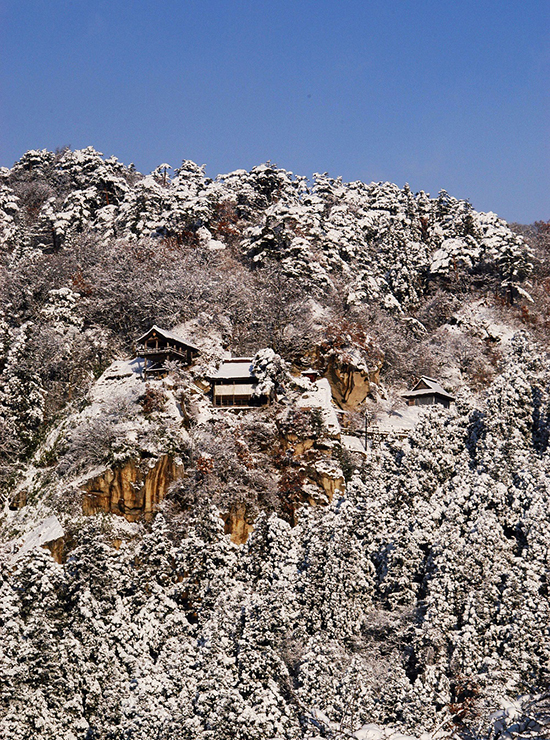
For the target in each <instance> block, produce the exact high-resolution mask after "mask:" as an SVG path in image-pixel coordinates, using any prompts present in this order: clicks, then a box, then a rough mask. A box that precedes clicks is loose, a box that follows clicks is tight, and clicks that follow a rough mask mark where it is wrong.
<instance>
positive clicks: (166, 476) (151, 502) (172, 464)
mask: <svg viewBox="0 0 550 740" xmlns="http://www.w3.org/2000/svg"><path fill="white" fill-rule="evenodd" d="M151 462H152V461H150V460H147V459H146V460H137V461H136V460H129V461H128V462H127V463H126V464H125V465H123V466H121V467H119V468H115V469H112V470H106V471H105V472H104V473H101V475H98V476H96V477H95V478H93V479H92V480H90V481H88V482H87V483H86V484H85V486H84V499H83V502H82V510H83V512H84V514H86V515H91V514H97V513H98V512H100V511H104V512H106V513H108V512H111V513H113V514H121V515H122V516H124V517H125V518H126V519H127V520H128V521H130V522H135V521H137V520H138V519H140V518H141V517H142V516H144V517H145V519H151V518H152V517H153V515H154V513H155V511H156V509H157V507H158V504H159V503H160V502H161V501H162V500H163V499H164V497H165V496H166V493H167V491H168V488H169V486H170V485H171V484H172V483H173V482H174V481H176V480H178V479H179V478H181V477H182V476H183V473H184V469H183V466H182V465H181V464H180V463H178V462H176V460H175V459H174V457H173V456H172V455H163V456H162V457H160V458H159V459H158V460H157V461H156V462H155V463H154V464H151Z"/></svg>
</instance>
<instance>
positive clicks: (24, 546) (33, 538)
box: [8, 515, 65, 560]
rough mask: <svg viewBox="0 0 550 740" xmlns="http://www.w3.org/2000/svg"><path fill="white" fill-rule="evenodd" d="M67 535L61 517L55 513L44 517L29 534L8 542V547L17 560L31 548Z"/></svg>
mask: <svg viewBox="0 0 550 740" xmlns="http://www.w3.org/2000/svg"><path fill="white" fill-rule="evenodd" d="M64 535H65V531H64V529H63V527H62V526H61V523H60V521H59V519H58V518H57V517H56V516H55V515H53V516H49V517H48V518H47V519H44V520H43V521H42V522H40V524H39V525H38V526H37V527H35V528H34V529H32V530H31V531H30V532H28V533H27V534H25V535H23V536H22V537H19V538H18V539H16V540H12V541H11V542H10V543H8V549H9V550H11V551H12V552H13V559H14V560H17V559H18V558H20V557H22V556H23V555H24V554H25V553H27V552H29V550H33V549H34V548H35V547H42V545H45V544H47V543H48V542H53V541H54V540H58V539H59V538H60V537H63V536H64Z"/></svg>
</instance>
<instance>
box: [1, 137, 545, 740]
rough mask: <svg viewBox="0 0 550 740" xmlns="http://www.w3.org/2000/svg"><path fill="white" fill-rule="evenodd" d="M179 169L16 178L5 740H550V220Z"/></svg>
mask: <svg viewBox="0 0 550 740" xmlns="http://www.w3.org/2000/svg"><path fill="white" fill-rule="evenodd" d="M170 171H171V168H170V167H169V166H168V165H161V166H160V167H159V168H157V169H156V170H155V171H154V172H153V173H151V175H148V176H146V177H144V176H142V175H140V174H139V173H137V172H136V171H135V169H134V168H133V167H131V166H130V167H126V166H124V165H122V164H121V163H120V162H118V161H117V160H116V158H114V157H111V158H109V159H103V158H102V156H101V155H100V154H99V153H98V152H96V151H95V150H94V149H92V148H88V149H85V150H82V151H76V152H73V151H70V150H63V151H61V152H57V153H52V152H46V151H31V152H28V153H27V154H25V155H24V157H22V159H21V160H20V161H19V162H17V163H16V164H15V165H14V167H13V168H11V169H3V170H2V171H1V172H0V180H1V189H0V239H1V241H0V256H1V264H0V286H1V289H0V496H1V499H0V503H1V506H2V509H1V513H0V565H1V571H0V605H1V606H0V631H1V635H2V639H1V640H0V737H5V738H7V739H9V740H12V738H13V740H23V739H24V738H25V739H26V738H33V739H34V738H37V739H39V740H50V739H53V738H67V740H69V739H70V740H74V739H78V740H80V739H82V740H94V739H96V738H97V739H102V740H103V739H104V738H105V740H107V738H109V739H114V738H120V740H122V738H125V739H127V738H136V740H137V739H141V738H152V737H154V738H159V739H161V738H162V739H163V740H164V739H165V738H166V740H168V738H170V739H172V738H185V739H186V740H187V739H188V738H189V739H196V740H203V739H205V738H211V739H212V740H214V739H216V740H218V739H220V740H224V739H225V738H227V739H229V738H243V740H244V739H248V738H250V739H252V738H254V739H256V738H257V739H258V740H260V739H261V740H264V739H269V738H273V739H274V738H289V739H292V740H294V739H296V740H298V739H302V738H303V739H304V740H306V739H307V740H314V739H317V738H323V737H324V738H345V737H351V738H353V737H355V738H356V739H357V740H360V739H361V738H363V740H364V739H368V740H381V739H382V738H392V739H393V740H404V738H423V740H427V738H428V737H431V738H434V739H435V738H438V737H441V738H443V737H453V736H454V737H462V738H464V737H471V738H496V737H527V736H529V737H531V738H536V737H545V736H546V735H547V733H548V728H549V726H550V708H549V701H548V681H549V673H548V671H549V667H550V652H549V651H550V647H549V646H550V641H549V634H548V629H549V627H548V625H549V609H550V596H549V591H548V582H549V578H550V575H549V565H550V563H549V547H550V514H549V511H550V506H549V503H550V488H549V484H548V480H549V472H550V458H549V451H548V443H549V439H550V362H549V357H548V339H547V331H548V308H549V293H548V281H549V279H550V277H549V273H548V268H547V256H548V244H547V233H548V229H547V224H538V225H537V226H536V227H533V228H531V229H523V233H524V236H525V239H527V241H526V240H525V239H524V237H523V236H520V235H519V233H518V232H519V231H520V229H519V228H516V229H515V230H512V229H511V228H510V227H509V226H508V225H507V224H505V223H504V222H503V221H502V220H500V219H498V218H497V217H496V216H495V215H494V214H483V213H477V212H476V211H475V210H474V209H473V208H472V206H471V205H470V204H469V203H467V202H465V201H459V200H456V199H454V198H452V197H451V196H449V195H448V194H447V193H444V192H442V193H440V194H439V195H438V196H437V197H436V198H433V199H432V198H430V197H429V196H428V195H427V194H425V193H418V194H413V193H412V192H411V191H410V189H409V188H408V187H407V186H405V187H404V188H399V187H397V186H396V185H392V184H390V183H371V184H370V185H367V184H364V183H359V182H358V183H343V182H341V181H340V180H334V179H332V178H330V177H328V175H326V174H325V175H316V176H315V177H314V180H313V182H312V183H309V182H307V180H306V179H305V178H300V177H295V176H294V175H292V173H289V172H286V171H284V170H280V169H278V168H277V167H276V166H274V165H271V164H266V165H262V166H259V167H256V168H254V169H253V170H252V171H251V172H245V171H243V170H239V171H237V172H234V173H230V174H228V175H224V176H220V177H218V178H216V179H215V180H210V179H208V178H206V177H205V176H204V174H203V172H202V170H201V168H199V167H197V166H196V165H195V164H193V163H192V162H189V161H184V162H183V164H182V166H181V167H180V168H179V169H178V170H176V171H175V172H174V175H173V177H171V176H170ZM527 242H529V243H527ZM154 324H156V325H157V326H161V327H164V328H165V329H169V330H171V331H170V332H168V334H167V336H169V337H173V338H174V337H175V338H177V337H182V338H183V339H184V340H186V341H188V342H190V343H192V345H193V346H194V347H197V348H198V350H199V355H198V357H196V358H194V359H193V362H192V363H191V364H190V365H189V366H182V365H178V364H177V363H174V362H168V364H167V367H166V372H165V373H163V374H161V377H156V378H155V377H154V378H151V377H149V378H147V379H146V378H144V376H143V362H142V361H137V360H136V359H135V357H136V351H135V348H134V342H135V341H136V340H137V339H138V337H140V336H141V335H143V333H144V332H145V331H146V330H147V329H149V328H150V327H151V326H153V325H154ZM231 356H233V357H247V358H250V362H249V364H250V368H251V370H250V373H251V376H250V377H253V378H254V383H256V385H255V386H254V387H252V386H251V388H252V391H251V392H253V393H255V394H256V396H255V398H257V399H259V398H262V399H266V400H267V399H271V400H272V403H270V404H269V405H259V406H256V407H254V406H252V405H251V406H249V407H238V406H233V407H227V408H217V407H214V406H213V404H212V402H211V398H210V396H209V388H210V386H211V383H212V379H213V378H214V377H216V373H218V368H219V367H220V365H221V363H222V362H224V361H225V362H227V359H228V358H229V357H231ZM241 364H243V362H242V361H241ZM244 364H245V365H248V360H247V362H244ZM420 375H429V376H430V377H435V378H436V379H437V380H438V383H440V384H441V386H442V387H443V388H444V389H445V390H446V391H447V392H448V393H449V394H452V396H453V397H454V398H455V403H453V404H452V405H451V408H450V409H445V408H443V407H442V406H439V405H435V406H424V407H422V406H414V407H409V406H407V405H406V402H405V401H404V400H403V398H402V396H401V394H402V393H403V392H404V391H405V389H406V388H408V387H409V388H410V387H411V383H412V380H413V378H414V377H416V378H418V377H419V376H420ZM247 382H248V383H250V381H249V380H247ZM247 387H248V386H247ZM438 387H439V386H438ZM254 388H255V389H256V390H254Z"/></svg>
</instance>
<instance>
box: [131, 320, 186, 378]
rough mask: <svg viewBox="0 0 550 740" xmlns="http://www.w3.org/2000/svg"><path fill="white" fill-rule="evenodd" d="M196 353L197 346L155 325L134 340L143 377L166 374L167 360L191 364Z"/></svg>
mask: <svg viewBox="0 0 550 740" xmlns="http://www.w3.org/2000/svg"><path fill="white" fill-rule="evenodd" d="M198 354H199V350H198V349H197V347H194V346H193V345H192V344H190V343H189V342H187V341H186V340H185V339H182V338H181V337H178V336H177V335H176V334H173V333H172V332H170V331H166V330H165V329H161V328H160V327H159V326H156V325H153V326H152V327H151V328H150V329H149V330H148V331H146V332H145V334H143V336H141V337H139V339H137V340H136V357H138V358H142V359H143V362H144V365H143V376H144V377H145V378H147V377H149V376H152V377H163V376H164V375H166V363H167V362H171V361H172V362H179V363H180V365H184V366H187V365H191V364H192V362H193V360H194V359H195V357H196V356H197V355H198Z"/></svg>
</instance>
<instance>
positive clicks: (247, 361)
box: [209, 357, 271, 407]
mask: <svg viewBox="0 0 550 740" xmlns="http://www.w3.org/2000/svg"><path fill="white" fill-rule="evenodd" d="M209 380H210V382H211V384H212V403H213V405H214V406H225V407H229V406H265V405H267V404H268V403H270V401H271V399H270V398H268V397H267V396H265V395H257V394H256V388H257V386H258V379H257V378H256V376H255V375H254V369H253V365H252V358H250V357H233V358H231V359H230V360H224V361H223V362H222V364H221V365H220V367H219V369H218V371H217V372H216V373H215V374H214V375H212V376H211V377H210V378H209Z"/></svg>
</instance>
